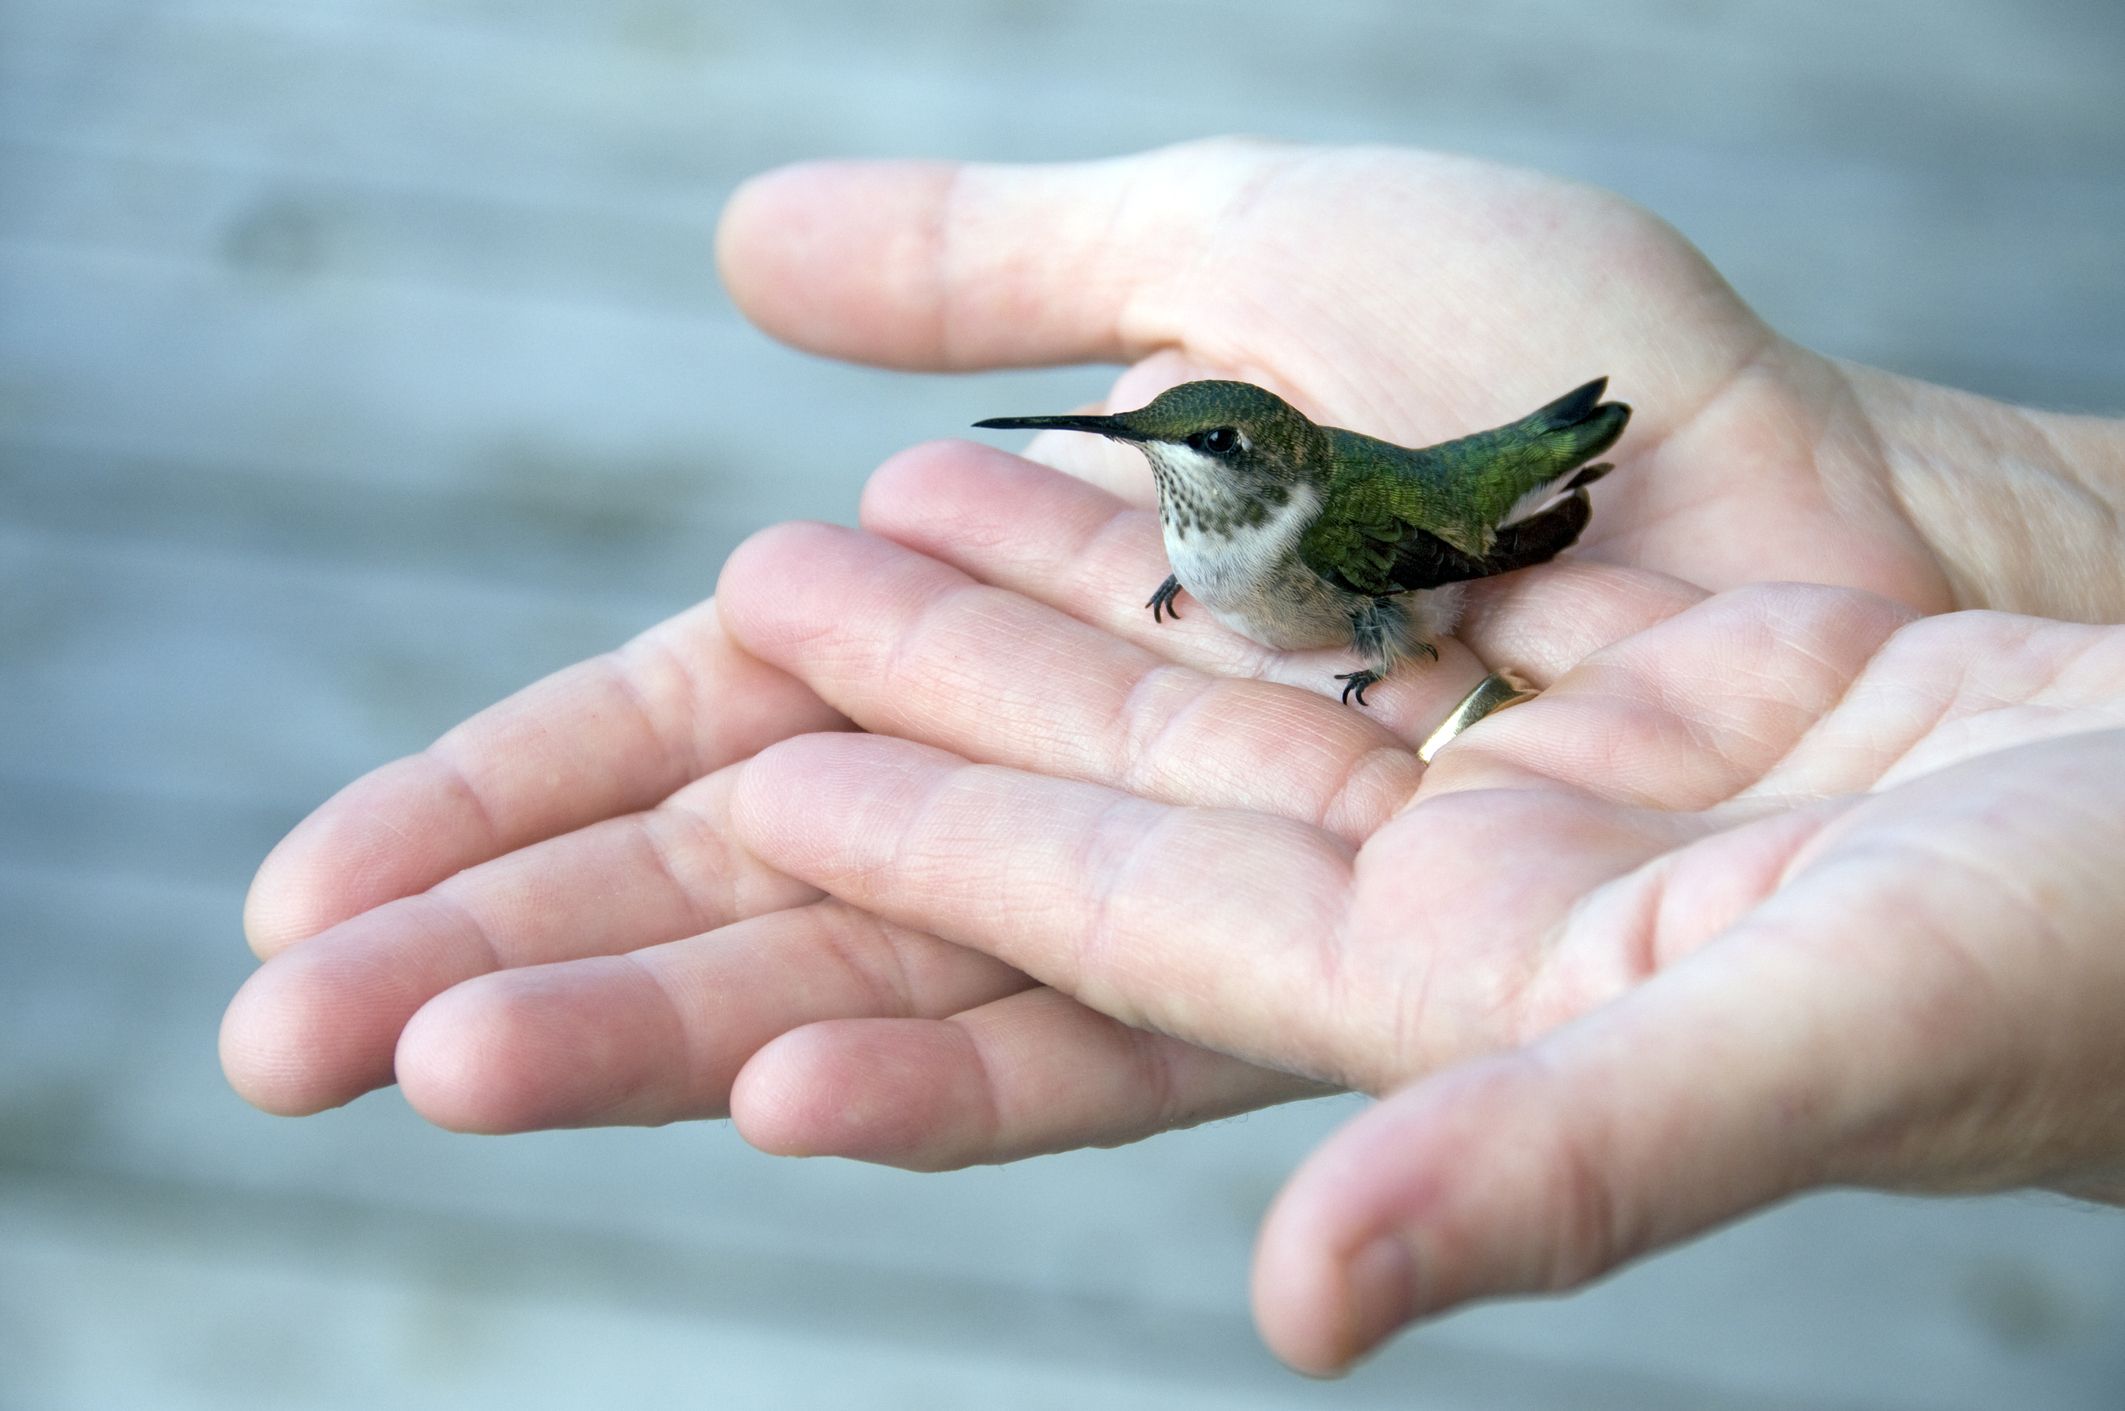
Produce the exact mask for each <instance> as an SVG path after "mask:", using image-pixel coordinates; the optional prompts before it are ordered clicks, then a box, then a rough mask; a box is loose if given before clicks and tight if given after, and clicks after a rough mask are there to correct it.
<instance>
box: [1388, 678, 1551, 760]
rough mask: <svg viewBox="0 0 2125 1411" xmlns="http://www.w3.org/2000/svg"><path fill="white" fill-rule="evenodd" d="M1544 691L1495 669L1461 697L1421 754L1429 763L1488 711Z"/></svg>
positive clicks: (1503, 707)
mask: <svg viewBox="0 0 2125 1411" xmlns="http://www.w3.org/2000/svg"><path fill="white" fill-rule="evenodd" d="M1540 694H1541V693H1540V692H1539V691H1537V690H1535V688H1534V687H1532V686H1530V685H1528V684H1527V683H1526V682H1525V681H1522V680H1520V679H1519V678H1518V677H1515V676H1510V675H1508V674H1506V673H1505V672H1502V671H1493V672H1492V673H1491V674H1490V675H1488V676H1486V677H1484V678H1483V679H1482V680H1481V681H1478V682H1477V683H1476V689H1475V690H1473V691H1470V692H1469V693H1468V694H1467V695H1465V696H1463V697H1462V698H1461V703H1460V704H1459V705H1457V706H1455V707H1454V708H1453V710H1452V711H1451V712H1450V713H1449V714H1448V715H1447V717H1446V720H1445V723H1444V724H1442V725H1440V726H1439V728H1438V729H1436V730H1434V731H1432V732H1431V734H1430V735H1429V736H1427V737H1426V738H1425V740H1424V743H1423V744H1421V745H1419V746H1417V758H1418V759H1421V760H1423V761H1424V762H1425V763H1426V764H1429V763H1431V759H1432V756H1433V755H1435V754H1437V753H1438V752H1439V751H1440V750H1443V749H1445V748H1446V746H1447V743H1448V742H1449V741H1450V740H1452V739H1453V738H1454V736H1456V735H1458V734H1460V733H1461V732H1462V731H1463V730H1466V729H1467V728H1468V727H1469V726H1471V725H1473V724H1475V723H1476V722H1477V721H1479V720H1481V719H1482V718H1483V717H1484V716H1486V715H1495V714H1496V713H1497V712H1499V711H1501V710H1504V709H1505V708H1506V707H1507V706H1516V705H1518V704H1520V702H1522V701H1531V700H1533V699H1534V698H1535V697H1536V696H1538V695H1540Z"/></svg>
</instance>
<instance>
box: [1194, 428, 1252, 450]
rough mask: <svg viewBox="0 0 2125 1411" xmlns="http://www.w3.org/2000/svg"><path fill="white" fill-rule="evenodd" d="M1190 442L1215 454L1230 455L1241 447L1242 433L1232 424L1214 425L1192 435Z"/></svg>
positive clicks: (1199, 448) (1197, 447) (1195, 446)
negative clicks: (1231, 425)
mask: <svg viewBox="0 0 2125 1411" xmlns="http://www.w3.org/2000/svg"><path fill="white" fill-rule="evenodd" d="M1188 444H1189V445H1191V446H1193V447H1194V448H1195V449H1196V450H1198V451H1205V452H1208V453H1209V454H1210V455H1213V456H1229V455H1231V454H1232V453H1233V452H1234V451H1237V450H1238V449H1239V448H1240V433H1239V432H1238V431H1237V430H1235V429H1234V428H1232V427H1230V426H1213V427H1211V428H1210V429H1209V430H1208V431H1198V432H1196V433H1195V434H1194V435H1193V436H1190V437H1189V438H1188Z"/></svg>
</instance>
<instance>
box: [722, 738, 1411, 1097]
mask: <svg viewBox="0 0 2125 1411" xmlns="http://www.w3.org/2000/svg"><path fill="white" fill-rule="evenodd" d="M731 819H732V825H733V828H734V830H735V832H736V835H737V837H738V838H739V839H740V841H741V842H743V843H744V844H745V846H747V847H748V848H750V849H752V850H753V851H754V852H755V853H756V854H757V855H758V856H759V857H760V858H761V859H762V860H763V861H765V862H768V863H769V864H770V865H772V866H775V867H777V868H779V869H781V870H783V871H786V872H788V873H790V874H791V875H792V876H796V877H799V878H801V879H803V880H805V881H808V882H811V883H813V884H814V885H816V886H819V887H821V888H822V889H824V890H825V891H827V892H828V893H830V894H832V895H834V896H837V897H840V898H841V899H843V900H844V901H847V902H848V903H849V904H851V905H853V906H857V907H860V908H862V909H864V910H866V911H870V912H872V913H873V914H875V915H879V916H883V917H885V918H887V919H889V920H893V921H897V922H899V923H901V924H903V925H907V926H910V927H912V928H914V929H918V930H922V931H925V932H927V933H929V934H933V935H939V936H943V937H945V938H947V939H951V940H956V941H960V942H962V943H965V944H969V945H978V946H979V947H980V948H981V949H983V950H985V951H988V952H989V953H991V954H994V955H996V956H998V957H999V958H1001V959H1004V960H1007V961H1009V962H1010V963H1011V964H1013V965H1015V966H1016V967H1018V968H1019V969H1021V970H1024V971H1026V972H1027V973H1028V974H1030V975H1033V976H1034V977H1035V978H1037V979H1040V980H1043V981H1045V982H1047V983H1048V984H1051V985H1053V986H1055V987H1056V988H1058V989H1060V990H1063V991H1064V992H1066V993H1068V994H1070V995H1073V996H1075V997H1076V998H1078V999H1079V1000H1081V1001H1083V1002H1084V1003H1085V1004H1087V1005H1090V1006H1091V1007H1092V1008H1094V1009H1097V1010H1099V1011H1101V1012H1102V1013H1105V1014H1108V1015H1111V1016H1113V1017H1114V1018H1116V1019H1119V1020H1120V1021H1122V1022H1123V1023H1125V1024H1129V1025H1131V1026H1132V1027H1136V1028H1151V1029H1156V1030H1159V1031H1161V1032H1165V1033H1171V1034H1176V1035H1180V1036H1183V1037H1185V1038H1187V1039H1189V1040H1190V1041H1192V1042H1196V1043H1200V1044H1203V1045H1205V1046H1207V1047H1211V1048H1217V1049H1220V1050H1223V1051H1225V1052H1229V1053H1233V1054H1236V1055H1238V1056H1240V1057H1243V1058H1247V1059H1250V1060H1253V1061H1258V1062H1263V1063H1266V1064H1269V1065H1271V1066H1275V1067H1281V1068H1285V1069H1287V1070H1290V1071H1297V1072H1303V1073H1305V1074H1307V1075H1308V1076H1311V1077H1315V1078H1319V1079H1322V1080H1324V1081H1330V1082H1336V1083H1339V1084H1343V1083H1345V1077H1344V1074H1345V1073H1347V1072H1355V1071H1358V1070H1357V1068H1356V1067H1355V1066H1349V1067H1346V1066H1343V1065H1345V1064H1346V1063H1347V1064H1351V1065H1355V1064H1356V1063H1357V1059H1356V1057H1355V1054H1356V1053H1357V1051H1358V1048H1359V1045H1358V1044H1357V1042H1356V1038H1355V1036H1356V1035H1357V1034H1358V1033H1359V1032H1360V1030H1361V1029H1362V1030H1364V1032H1365V1035H1366V1037H1367V1038H1370V1037H1372V1035H1371V1032H1370V1025H1371V1023H1372V1021H1373V1019H1374V1018H1375V1017H1376V1016H1375V1013H1374V1011H1373V1010H1372V1008H1371V1007H1370V1006H1358V1007H1353V1006H1347V1005H1339V1004H1338V995H1339V989H1338V985H1337V964H1338V961H1339V959H1340V958H1341V957H1340V955H1339V951H1338V947H1339V944H1340V942H1339V937H1341V936H1342V934H1343V931H1342V929H1341V928H1342V923H1343V921H1344V918H1345V913H1346V912H1347V910H1348V907H1349V901H1350V897H1349V893H1350V885H1351V866H1352V852H1351V849H1350V848H1349V847H1348V845H1346V844H1344V843H1341V842H1339V841H1338V840H1336V839H1334V838H1332V837H1331V836H1330V835H1328V834H1327V833H1324V832H1322V831H1321V830H1320V829H1318V828H1314V827H1311V826H1308V825H1305V824H1301V823H1296V822H1293V821H1291V820H1288V819H1283V818H1277V817H1272V816H1268V815H1265V814H1259V813H1247V812H1237V811H1226V810H1219V809H1209V808H1169V807H1165V806H1163V805H1160V804H1155V803H1151V802H1149V801H1146V800H1143V799H1139V798H1134V797H1131V796H1129V795H1127V794H1122V793H1117V792H1116V791H1114V790H1112V789H1108V788H1103V787H1100V786H1098V785H1093V784H1084V783H1078V782H1074V781H1069V780H1060V779H1053V778H1048V777H1045V776H1041V775H1034V774H1021V773H1017V772H1014V771H1011V770H1006V769H998V768H993V767H982V766H973V765H968V764H966V763H965V762H964V761H962V760H958V759H955V758H953V757H952V756H949V755H945V754H943V753H941V752H939V751H936V750H932V749H928V748H925V747H923V746H919V745H913V744H909V743H907V742H905V741H900V740H891V739H886V738H883V737H879V736H874V735H864V736H853V735H851V736H828V735H812V736H806V737H804V738H802V739H798V740H791V741H787V742H785V743H783V744H781V745H778V746H775V747H774V748H773V749H771V750H769V751H767V752H765V753H763V754H761V755H759V756H758V757H756V758H755V759H754V760H753V761H752V762H751V763H750V764H748V765H747V766H746V768H745V770H744V772H743V773H742V775H741V776H740V778H739V781H738V786H737V789H736V791H735V793H734V794H733V796H732V800H731ZM916 918H920V919H919V920H918V919H916ZM1206 941H1214V944H1209V943H1206ZM1354 1008H1356V1009H1362V1011H1363V1012H1362V1013H1353V1012H1351V1011H1352V1010H1353V1009H1354Z"/></svg>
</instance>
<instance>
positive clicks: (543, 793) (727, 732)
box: [244, 602, 844, 958]
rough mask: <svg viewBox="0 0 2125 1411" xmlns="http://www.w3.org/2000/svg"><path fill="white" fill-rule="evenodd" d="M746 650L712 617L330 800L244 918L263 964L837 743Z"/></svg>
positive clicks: (642, 641)
mask: <svg viewBox="0 0 2125 1411" xmlns="http://www.w3.org/2000/svg"><path fill="white" fill-rule="evenodd" d="M843 723H844V722H841V721H840V720H839V719H838V717H836V716H835V715H834V713H833V712H832V711H830V710H828V709H827V708H826V707H825V706H824V705H822V704H821V703H820V702H819V700H818V699H817V698H816V697H815V696H814V695H813V694H812V693H811V692H809V691H807V690H806V689H805V688H804V687H803V686H801V685H799V684H798V683H797V682H796V681H793V680H791V679H790V678H789V677H788V676H786V675H785V674H783V673H782V672H779V671H776V670H774V669H773V668H771V667H768V666H765V665H763V664H761V663H760V662H758V661H755V660H754V659H752V658H750V657H748V656H746V655H745V654H744V653H743V652H740V651H738V650H736V649H735V648H734V647H732V645H731V644H730V642H729V640H728V639H727V638H726V637H725V635H724V633H723V629H722V626H721V624H720V622H719V620H718V618H717V616H716V611H715V605H714V603H713V602H708V603H703V604H702V605H700V606H699V607H696V608H693V609H691V610H690V611H688V612H685V613H682V614H680V615H679V616H678V617H675V618H672V619H671V620H670V621H668V622H665V623H663V624H661V625H660V626H658V627H656V628H653V629H652V630H650V631H649V632H646V633H644V634H643V635H642V636H640V637H638V638H636V639H635V640H634V641H632V642H630V643H628V644H627V645H626V646H624V647H622V648H620V649H619V650H618V651H615V652H612V653H609V654H608V655H606V656H602V657H598V658H595V659H593V660H591V661H587V662H584V663H582V664H580V665H578V666H573V667H570V668H568V669H567V670H565V671H562V672H560V673H558V674H556V675H554V676H550V677H548V678H547V679H546V680H544V681H541V682H539V683H538V684H536V685H534V686H531V687H529V688H528V689H526V690H524V691H520V692H518V693H517V694H516V695H514V696H511V697H510V698H509V699H508V700H505V701H503V702H501V703H500V704H499V705H495V706H491V707H489V708H488V709H487V710H484V711H482V712H480V713H479V714H478V715H476V716H474V717H473V718H472V719H470V720H468V721H466V722H465V723H464V724H462V725H460V726H458V727H457V728H455V729H453V730H451V731H450V732H449V733H447V734H445V735H444V736H443V737H442V738H441V739H439V740H437V741H436V742H435V743H434V744H433V745H431V746H430V747H429V748H428V749H426V750H425V751H423V752H422V753H420V754H417V755H413V756H410V757H408V758H406V759H401V760H398V761H396V762H395V763H392V764H387V765H385V766H383V767H382V768H381V769H378V770H376V771H374V772H373V773H370V774H368V775H365V776H364V777H362V778H360V779H357V780H356V781H355V782H354V783H352V784H349V785H348V786H347V787H346V788H344V789H342V790H340V792H339V793H338V794H336V795H334V796H333V797H332V798H331V799H329V800H327V801H326V802H325V803H324V804H323V805H322V806H321V807H319V808H318V810H317V811H316V812H315V813H313V814H311V815H310V816H309V817H308V818H306V819H304V820H303V821H302V822H301V823H300V824H298V825H296V827H295V829H294V830H293V831H292V832H290V833H289V834H288V836H287V837H286V838H284V839H282V840H281V842H280V844H279V846H277V847H275V848H274V849H273V851H272V853H271V854H269V855H268V856H267V858H266V860H265V862H264V863H263V864H261V865H260V867H259V869H258V876H257V878H256V880H254V881H253V882H252V884H251V891H250V895H249V896H248V897H247V898H246V900H245V903H244V931H245V934H246V935H247V936H248V937H249V939H250V943H251V948H252V949H253V950H254V951H256V952H257V953H258V955H259V956H260V957H261V958H263V957H267V956H271V955H274V954H277V953H278V952H280V951H282V950H284V949H286V948H287V947H288V946H290V945H292V944H294V943H295V942H296V941H299V940H302V939H304V938H306V937H309V936H314V935H316V934H317V933H318V932H320V931H322V930H324V929H325V928H326V927H328V926H332V925H335V924H337V923H338V922H341V921H344V920H346V919H347V918H348V917H351V916H354V915H357V914H359V913H360V912H363V911H366V910H367V909H369V908H370V907H374V906H377V905H380V904H382V903H384V902H387V901H390V900H393V899H394V898H398V897H404V896H410V895H413V894H414V893H416V892H419V891H421V890H423V889H424V888H426V887H429V886H432V885H433V884H434V883H436V882H439V881H441V880H442V879H443V878H445V877H448V876H449V875H451V874H452V873H454V872H457V871H459V870H461V869H463V868H466V867H470V866H472V865H474V864H475V863H480V862H484V861H487V860H488V859H490V858H494V857H499V856H501V855H502V854H504V853H507V852H509V851H511V850H512V849H515V848H520V847H523V846H525V845H526V844H528V843H533V842H537V841H538V840H540V839H542V838H549V837H552V836H554V835H556V834H558V833H563V832H566V831H568V830H570V829H572V828H579V827H581V826H583V825H584V824H586V823H591V822H594V821H596V820H598V819H601V818H608V817H611V816H613V815H614V814H619V813H626V812H629V811H632V810H635V809H640V808H646V807H648V806H649V805H651V804H653V803H655V802H656V801H657V800H658V799H660V798H663V797H664V796H665V795H667V794H670V793H671V792H672V791H674V790H676V789H678V788H679V787H680V786H682V785H684V784H686V783H688V782H689V781H691V780H694V779H698V778H701V777H702V776H704V775H706V774H709V773H711V772H713V771H714V770H716V769H718V768H720V767H722V766H723V765H725V764H728V763H730V762H731V761H732V760H735V759H742V758H744V757H745V756H747V755H749V754H751V753H753V752H754V751H756V750H758V749H759V748H760V747H761V746H762V745H764V744H767V743H769V742H770V741H773V740H777V739H781V738H783V737H784V736H786V735H789V734H794V733H800V732H803V731H807V730H830V729H835V728H839V726H840V725H841V724H843Z"/></svg>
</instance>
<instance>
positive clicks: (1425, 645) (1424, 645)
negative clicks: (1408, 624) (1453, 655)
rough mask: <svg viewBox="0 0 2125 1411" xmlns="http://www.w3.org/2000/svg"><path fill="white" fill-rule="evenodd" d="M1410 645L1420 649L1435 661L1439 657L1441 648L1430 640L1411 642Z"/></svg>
mask: <svg viewBox="0 0 2125 1411" xmlns="http://www.w3.org/2000/svg"><path fill="white" fill-rule="evenodd" d="M1409 645H1410V646H1412V647H1415V648H1416V649H1417V650H1418V651H1420V652H1422V653H1424V655H1426V656H1428V657H1430V658H1431V659H1432V660H1433V661H1437V660H1438V659H1439V649H1438V648H1437V647H1435V646H1433V645H1432V644H1431V643H1429V642H1411V643H1410V644H1409Z"/></svg>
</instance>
